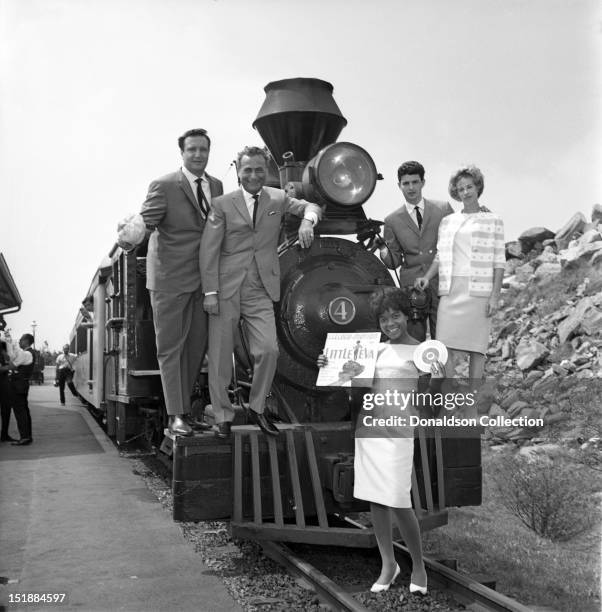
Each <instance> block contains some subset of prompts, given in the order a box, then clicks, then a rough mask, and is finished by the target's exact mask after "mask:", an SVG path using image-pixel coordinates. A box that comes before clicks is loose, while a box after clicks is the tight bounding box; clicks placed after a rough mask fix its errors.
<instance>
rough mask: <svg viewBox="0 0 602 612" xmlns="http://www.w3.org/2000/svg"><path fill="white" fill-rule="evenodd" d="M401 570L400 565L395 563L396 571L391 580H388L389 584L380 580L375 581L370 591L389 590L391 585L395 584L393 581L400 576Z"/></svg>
mask: <svg viewBox="0 0 602 612" xmlns="http://www.w3.org/2000/svg"><path fill="white" fill-rule="evenodd" d="M400 572H401V570H400V569H399V565H395V573H394V574H393V578H391V580H390V581H389V582H387V584H379V583H378V582H375V583H374V584H373V585H372V587H371V588H370V592H371V593H380V592H381V591H388V590H389V587H390V586H391V585H392V584H393V582H395V578H397V576H399V573H400Z"/></svg>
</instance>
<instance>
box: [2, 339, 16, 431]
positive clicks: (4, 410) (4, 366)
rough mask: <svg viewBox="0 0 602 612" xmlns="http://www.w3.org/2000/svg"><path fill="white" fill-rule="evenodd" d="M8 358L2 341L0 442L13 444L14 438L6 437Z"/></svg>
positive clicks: (8, 402) (7, 419) (9, 409)
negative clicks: (0, 422) (0, 423)
mask: <svg viewBox="0 0 602 612" xmlns="http://www.w3.org/2000/svg"><path fill="white" fill-rule="evenodd" d="M9 362H10V357H9V356H8V347H7V346H6V342H4V340H2V341H0V420H1V421H2V427H1V433H0V442H14V441H15V440H14V438H11V437H10V436H9V435H8V426H9V424H10V413H11V409H12V406H11V401H10V389H9V383H8V364H9Z"/></svg>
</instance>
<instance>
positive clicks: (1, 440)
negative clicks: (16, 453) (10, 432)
mask: <svg viewBox="0 0 602 612" xmlns="http://www.w3.org/2000/svg"><path fill="white" fill-rule="evenodd" d="M0 442H16V440H15V439H14V438H11V437H10V436H2V437H1V438H0Z"/></svg>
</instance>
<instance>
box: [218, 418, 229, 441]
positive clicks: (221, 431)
mask: <svg viewBox="0 0 602 612" xmlns="http://www.w3.org/2000/svg"><path fill="white" fill-rule="evenodd" d="M215 427H216V430H215V435H216V437H218V438H220V440H227V439H228V438H229V437H230V430H231V427H232V423H230V421H224V422H223V423H217V425H216V426H215Z"/></svg>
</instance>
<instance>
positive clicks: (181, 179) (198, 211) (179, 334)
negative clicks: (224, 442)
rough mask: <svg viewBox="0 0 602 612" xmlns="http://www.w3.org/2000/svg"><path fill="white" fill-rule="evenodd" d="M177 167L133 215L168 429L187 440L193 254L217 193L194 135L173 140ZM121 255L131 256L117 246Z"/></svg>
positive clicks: (203, 337) (194, 303)
mask: <svg viewBox="0 0 602 612" xmlns="http://www.w3.org/2000/svg"><path fill="white" fill-rule="evenodd" d="M178 145H179V147H180V153H181V155H182V167H181V168H180V169H179V170H177V171H176V172H173V173H171V174H167V175H165V176H163V177H161V178H159V179H157V180H155V181H153V182H152V183H151V184H150V187H149V189H148V195H147V196H146V201H145V202H144V204H143V205H142V211H141V213H140V214H141V215H142V217H143V219H144V223H145V224H146V228H147V230H148V231H150V232H151V234H150V238H149V242H148V253H147V256H146V287H147V289H148V290H149V292H150V298H151V306H152V309H153V319H154V325H155V334H156V341H157V360H158V361H159V369H160V371H161V383H162V385H163V394H164V396H165V407H166V409H167V414H168V415H169V429H170V431H171V432H172V433H174V434H180V435H191V434H192V429H191V427H190V425H189V423H188V422H187V420H186V419H185V418H184V415H186V414H187V413H189V412H190V408H191V405H190V396H191V394H192V388H193V385H194V382H195V380H196V378H197V376H198V373H199V370H200V368H201V364H202V360H203V357H204V355H205V351H206V348H207V315H206V314H205V312H204V311H203V293H202V289H201V270H200V264H199V250H200V244H201V236H202V233H203V228H204V227H205V221H206V218H207V215H208V211H209V207H210V205H211V201H212V199H213V198H214V197H216V196H218V195H221V194H222V193H223V192H224V190H223V187H222V183H221V181H218V180H217V179H216V178H213V177H212V176H209V175H208V174H207V173H206V172H205V167H206V166H207V161H208V159H209V149H210V147H211V140H210V139H209V136H208V135H207V132H206V131H205V130H202V129H195V130H189V131H187V132H185V133H184V134H183V135H182V136H180V138H179V139H178ZM120 246H123V247H124V248H126V249H127V248H128V247H129V248H132V245H130V244H127V243H126V244H123V243H122V242H120Z"/></svg>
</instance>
